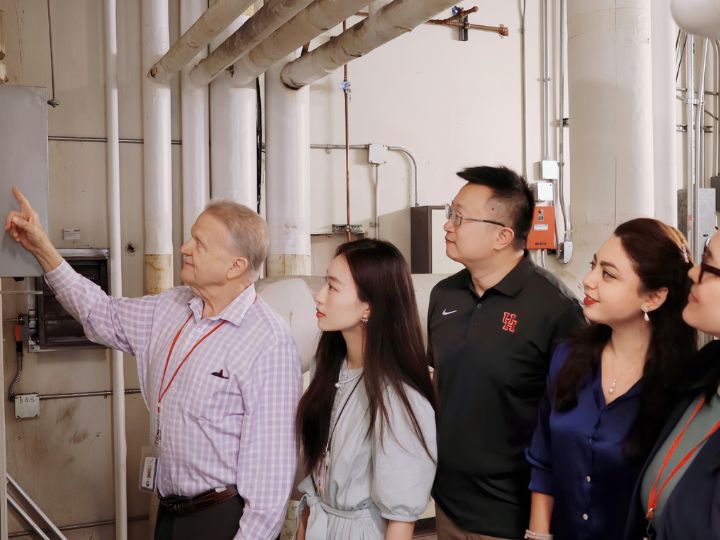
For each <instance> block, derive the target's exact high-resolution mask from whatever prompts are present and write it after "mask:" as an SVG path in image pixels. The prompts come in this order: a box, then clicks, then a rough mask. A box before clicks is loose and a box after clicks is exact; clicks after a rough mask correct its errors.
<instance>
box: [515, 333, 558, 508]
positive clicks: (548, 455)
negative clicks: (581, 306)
mask: <svg viewBox="0 0 720 540" xmlns="http://www.w3.org/2000/svg"><path fill="white" fill-rule="evenodd" d="M567 356H568V347H567V345H565V344H563V345H561V346H559V347H558V348H557V349H556V350H555V353H554V354H553V358H552V361H551V363H550V371H549V374H548V390H547V391H546V392H545V396H544V397H543V399H542V401H541V402H540V408H539V409H538V425H537V428H536V429H535V433H534V434H533V438H532V441H531V443H530V447H529V448H527V449H526V450H525V457H526V458H527V461H528V463H529V464H530V467H531V469H530V486H529V488H530V491H535V492H537V493H545V494H546V495H552V494H553V468H552V463H553V460H552V436H551V432H550V414H551V412H552V407H551V405H550V399H551V397H550V394H551V392H552V390H551V388H552V385H553V382H554V381H555V379H556V377H557V374H558V372H559V371H560V368H561V367H562V366H563V364H564V363H565V360H566V359H567Z"/></svg>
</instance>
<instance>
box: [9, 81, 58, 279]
mask: <svg viewBox="0 0 720 540" xmlns="http://www.w3.org/2000/svg"><path fill="white" fill-rule="evenodd" d="M47 109H48V105H47V91H46V90H45V88H39V87H32V86H13V85H8V84H6V85H1V84H0V119H1V120H0V216H2V218H3V219H5V216H7V214H8V212H9V211H10V210H17V209H18V204H17V202H15V198H14V197H13V196H12V193H11V191H10V190H11V189H12V186H13V185H16V186H17V187H19V188H20V190H21V191H22V192H23V194H24V195H25V197H27V199H28V200H29V201H30V203H31V204H32V206H33V208H34V209H35V211H36V212H37V213H38V215H39V216H40V222H41V223H42V225H43V227H45V229H47V224H48V117H47ZM40 275H42V268H40V265H39V264H38V263H37V261H36V260H35V257H33V256H32V255H31V254H30V253H28V252H27V251H25V250H24V249H23V248H22V246H20V245H18V244H17V242H15V241H14V240H13V239H12V238H10V235H9V234H5V233H4V232H3V233H2V234H0V277H30V276H40Z"/></svg>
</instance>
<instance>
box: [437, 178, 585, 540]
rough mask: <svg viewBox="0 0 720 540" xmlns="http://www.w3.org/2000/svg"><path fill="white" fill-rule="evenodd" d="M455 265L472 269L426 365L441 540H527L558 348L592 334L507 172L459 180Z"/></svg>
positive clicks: (451, 243)
mask: <svg viewBox="0 0 720 540" xmlns="http://www.w3.org/2000/svg"><path fill="white" fill-rule="evenodd" d="M458 176H459V177H460V178H462V179H464V180H466V181H467V182H468V183H467V184H465V185H464V186H463V187H462V188H461V189H460V191H459V192H458V193H457V195H456V196H455V198H454V199H453V202H452V204H450V205H447V206H446V209H445V213H446V218H447V222H446V223H445V226H444V229H445V233H446V234H445V243H446V252H447V255H448V257H450V258H451V259H453V260H455V261H457V262H460V263H462V264H463V265H464V266H465V268H464V269H463V270H461V271H460V272H458V273H457V274H455V275H453V276H450V277H449V278H446V279H444V280H443V281H441V282H439V283H438V284H437V285H436V286H435V287H434V289H433V290H432V293H431V295H430V304H429V309H428V356H429V361H430V362H431V365H433V366H434V367H435V377H434V384H435V385H436V389H437V392H438V396H439V409H438V470H437V475H436V478H435V485H434V487H433V497H434V498H435V502H436V523H437V532H438V538H439V540H456V539H463V540H467V539H471V540H486V539H519V538H522V537H523V534H524V532H525V528H526V525H527V523H528V518H529V513H530V492H529V491H528V489H527V486H528V482H529V479H530V468H529V466H528V464H527V463H526V461H525V458H524V454H523V452H524V448H525V447H526V446H527V445H528V444H529V443H530V439H531V437H532V434H533V430H534V429H535V426H536V421H537V412H538V405H539V403H540V400H541V398H542V396H543V394H544V392H545V388H546V377H547V374H548V368H549V365H550V359H551V357H552V355H553V351H554V348H555V346H556V344H557V343H558V342H559V341H561V340H562V339H563V338H565V337H567V336H568V335H569V334H570V333H571V332H572V331H573V330H575V329H576V328H578V327H579V326H581V325H583V324H584V323H585V321H584V318H583V315H582V309H581V307H580V303H579V302H578V300H577V298H576V297H575V296H574V295H573V294H572V293H571V292H570V290H568V289H567V288H566V287H565V286H564V285H563V284H562V283H561V282H560V281H559V280H558V279H557V278H555V277H554V276H553V275H552V274H550V273H549V272H548V271H546V270H544V269H542V268H539V267H538V266H536V265H535V264H534V263H533V262H532V260H531V259H530V257H529V256H528V252H527V249H526V244H527V236H528V233H529V232H530V227H531V223H532V216H533V211H534V201H533V196H532V193H531V191H530V189H529V186H528V184H527V182H526V181H525V180H524V179H523V178H522V177H520V176H519V175H518V174H516V173H515V172H513V171H511V170H510V169H508V168H505V167H473V168H468V169H465V170H463V171H461V172H459V173H458Z"/></svg>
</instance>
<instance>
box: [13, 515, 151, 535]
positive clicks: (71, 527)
mask: <svg viewBox="0 0 720 540" xmlns="http://www.w3.org/2000/svg"><path fill="white" fill-rule="evenodd" d="M149 518H150V516H148V515H147V514H146V515H144V516H130V517H128V523H132V522H134V521H147V520H148V519H149ZM114 524H115V520H114V519H104V520H101V521H88V522H86V523H76V524H73V525H61V526H59V527H58V529H60V530H61V531H77V530H80V529H90V528H93V527H106V526H108V525H114ZM33 534H35V531H17V532H14V533H10V534H9V535H7V537H8V538H22V537H23V536H31V535H33Z"/></svg>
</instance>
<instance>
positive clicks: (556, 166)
mask: <svg viewBox="0 0 720 540" xmlns="http://www.w3.org/2000/svg"><path fill="white" fill-rule="evenodd" d="M537 178H539V179H541V180H559V179H560V163H558V162H557V161H554V160H552V159H543V160H542V161H540V162H538V164H537Z"/></svg>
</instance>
